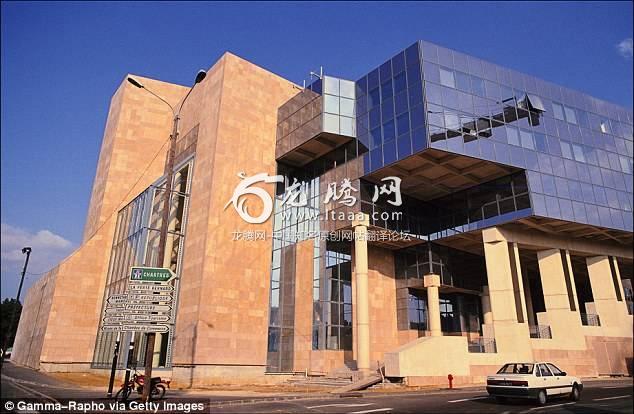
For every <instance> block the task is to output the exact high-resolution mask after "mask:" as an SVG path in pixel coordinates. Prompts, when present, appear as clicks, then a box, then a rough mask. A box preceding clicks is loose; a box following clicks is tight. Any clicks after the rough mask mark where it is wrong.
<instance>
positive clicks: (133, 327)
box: [121, 323, 170, 332]
mask: <svg viewBox="0 0 634 414" xmlns="http://www.w3.org/2000/svg"><path fill="white" fill-rule="evenodd" d="M121 326H122V328H123V330H124V331H127V332H167V331H169V329H170V327H169V326H167V325H150V324H140V323H132V324H129V325H121Z"/></svg>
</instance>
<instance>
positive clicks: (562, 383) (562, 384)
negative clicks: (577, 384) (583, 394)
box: [546, 363, 572, 394]
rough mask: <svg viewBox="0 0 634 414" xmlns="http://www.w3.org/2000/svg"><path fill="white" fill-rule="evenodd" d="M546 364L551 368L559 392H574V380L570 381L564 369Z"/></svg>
mask: <svg viewBox="0 0 634 414" xmlns="http://www.w3.org/2000/svg"><path fill="white" fill-rule="evenodd" d="M546 366H547V367H548V368H549V369H550V372H552V373H553V376H554V382H555V384H556V386H557V387H559V388H557V389H556V391H557V394H567V393H569V392H572V382H571V381H570V377H567V376H564V373H563V371H562V370H560V369H559V368H557V367H556V366H554V365H553V364H550V363H548V364H546Z"/></svg>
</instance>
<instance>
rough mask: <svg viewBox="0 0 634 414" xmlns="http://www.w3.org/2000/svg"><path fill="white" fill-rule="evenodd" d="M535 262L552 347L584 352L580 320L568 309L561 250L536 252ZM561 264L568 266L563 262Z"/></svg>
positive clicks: (568, 303)
mask: <svg viewBox="0 0 634 414" xmlns="http://www.w3.org/2000/svg"><path fill="white" fill-rule="evenodd" d="M537 262H538V265H539V275H540V278H541V282H542V291H543V294H544V306H545V308H546V319H547V321H548V325H550V330H551V334H552V342H551V343H552V345H553V346H557V347H559V348H561V349H585V339H584V334H583V331H582V329H581V318H580V317H579V314H578V313H577V312H575V311H572V310H571V305H570V300H571V296H570V294H569V292H568V287H567V285H566V276H565V271H564V263H563V262H562V256H561V251H560V250H559V249H549V250H542V251H540V252H537ZM565 264H566V266H567V265H568V263H567V260H566V262H565ZM573 298H574V296H573Z"/></svg>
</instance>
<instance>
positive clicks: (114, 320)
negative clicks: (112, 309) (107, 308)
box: [103, 315, 125, 325]
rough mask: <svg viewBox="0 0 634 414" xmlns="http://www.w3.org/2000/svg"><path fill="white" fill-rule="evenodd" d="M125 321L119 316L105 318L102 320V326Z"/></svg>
mask: <svg viewBox="0 0 634 414" xmlns="http://www.w3.org/2000/svg"><path fill="white" fill-rule="evenodd" d="M123 321H125V318H124V317H123V315H121V316H106V317H105V318H103V323H104V324H108V325H110V324H116V323H119V322H123Z"/></svg>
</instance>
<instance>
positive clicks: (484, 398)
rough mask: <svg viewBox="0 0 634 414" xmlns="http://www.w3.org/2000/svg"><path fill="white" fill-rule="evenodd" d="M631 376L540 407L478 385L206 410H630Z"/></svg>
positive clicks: (591, 384)
mask: <svg viewBox="0 0 634 414" xmlns="http://www.w3.org/2000/svg"><path fill="white" fill-rule="evenodd" d="M632 394H633V392H632V380H631V379H629V378H628V379H623V380H606V381H586V382H585V384H584V390H583V393H582V396H581V400H580V401H578V402H571V401H569V400H568V399H566V398H560V399H553V400H552V401H549V402H548V403H547V405H545V406H544V407H539V406H537V405H536V404H534V403H532V402H530V401H525V400H516V401H509V402H507V403H505V404H499V403H497V402H496V401H495V400H494V399H492V398H489V397H488V395H487V393H486V391H483V389H469V390H467V389H462V390H447V391H439V392H425V393H407V394H382V395H377V396H374V395H372V394H369V395H368V394H365V395H364V396H362V397H346V398H328V399H319V400H292V401H277V402H264V403H254V404H243V405H240V406H231V405H214V406H211V407H210V412H212V413H348V414H373V413H377V414H382V413H443V414H444V413H508V414H510V413H523V414H525V413H535V414H538V413H549V414H550V413H596V414H602V413H632Z"/></svg>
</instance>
